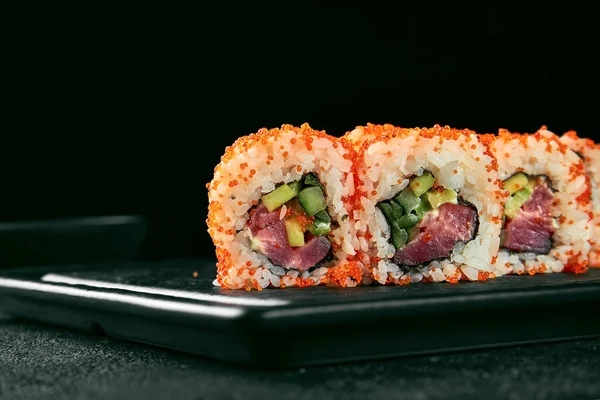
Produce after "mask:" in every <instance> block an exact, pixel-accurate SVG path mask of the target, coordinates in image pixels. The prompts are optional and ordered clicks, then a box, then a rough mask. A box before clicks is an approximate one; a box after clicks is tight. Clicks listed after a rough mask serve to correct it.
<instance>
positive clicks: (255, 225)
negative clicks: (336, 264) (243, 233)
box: [249, 204, 331, 271]
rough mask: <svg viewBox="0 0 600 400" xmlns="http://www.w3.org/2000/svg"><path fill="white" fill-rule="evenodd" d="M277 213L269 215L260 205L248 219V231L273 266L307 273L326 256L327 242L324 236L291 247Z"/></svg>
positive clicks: (329, 245)
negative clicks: (258, 242) (257, 241)
mask: <svg viewBox="0 0 600 400" xmlns="http://www.w3.org/2000/svg"><path fill="white" fill-rule="evenodd" d="M279 211H280V210H275V211H273V212H270V213H269V212H268V210H267V208H266V207H265V206H264V205H262V204H261V205H260V206H258V207H257V208H256V211H255V212H254V213H253V214H252V216H251V217H250V221H249V228H250V231H251V232H252V234H253V235H254V237H255V238H256V239H258V240H259V241H260V245H261V246H260V247H262V251H263V253H264V254H265V255H266V256H267V257H269V259H270V260H271V262H272V263H273V264H275V265H278V266H280V267H283V268H286V269H297V270H300V271H306V270H307V269H309V268H311V267H313V266H315V265H316V264H318V263H319V262H320V261H321V260H322V259H323V258H325V256H326V255H327V253H329V249H330V248H331V243H330V242H329V240H328V239H327V238H326V237H324V236H318V237H317V236H313V237H311V238H309V239H308V240H307V241H306V243H305V244H304V246H301V247H296V248H294V247H290V245H289V243H288V238H287V231H286V229H285V223H284V222H283V220H280V219H279Z"/></svg>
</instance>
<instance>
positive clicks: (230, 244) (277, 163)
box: [208, 125, 358, 289]
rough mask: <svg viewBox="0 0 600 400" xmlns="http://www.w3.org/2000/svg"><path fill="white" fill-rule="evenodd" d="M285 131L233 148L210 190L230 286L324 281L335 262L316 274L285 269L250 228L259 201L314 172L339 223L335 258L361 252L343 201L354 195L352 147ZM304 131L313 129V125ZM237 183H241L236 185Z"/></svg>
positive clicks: (212, 228) (213, 225) (212, 226)
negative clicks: (258, 245)
mask: <svg viewBox="0 0 600 400" xmlns="http://www.w3.org/2000/svg"><path fill="white" fill-rule="evenodd" d="M284 128H285V127H284ZM284 128H282V130H281V131H280V132H279V134H277V135H266V136H265V135H263V136H262V140H260V139H259V135H257V134H254V135H250V136H248V137H246V138H243V139H242V140H241V141H238V142H236V144H234V145H233V146H232V147H230V148H229V150H228V151H229V152H230V157H223V158H222V160H221V163H220V164H219V165H218V166H217V168H215V175H214V179H213V180H212V181H211V184H210V186H209V201H210V202H211V203H216V204H217V206H213V208H214V209H213V210H212V211H209V221H208V224H209V232H210V234H211V237H212V239H213V241H214V243H215V245H216V246H217V248H218V250H217V252H219V251H221V252H223V251H225V252H227V253H229V259H230V260H233V262H232V263H231V265H228V268H227V271H226V273H225V274H224V275H223V276H221V278H222V279H221V282H222V284H223V286H224V287H227V288H232V289H239V288H247V287H254V284H255V283H258V285H259V286H260V287H261V288H265V287H267V286H269V285H270V286H275V287H279V286H281V284H282V283H283V284H285V285H286V286H294V285H295V284H296V278H298V277H302V278H304V279H308V278H310V279H312V280H313V281H314V284H319V283H321V281H322V279H323V277H324V276H325V273H326V272H327V268H328V267H330V266H332V265H333V263H334V262H330V263H327V264H324V266H323V268H318V269H316V270H314V271H312V272H311V273H309V272H304V273H302V272H299V271H293V270H292V271H287V270H284V269H283V268H281V267H280V266H275V265H273V264H272V263H271V262H270V261H269V259H268V258H267V257H266V256H265V255H263V254H261V253H259V252H256V251H254V250H252V248H251V245H250V238H251V234H250V232H249V229H248V228H246V223H247V221H248V219H249V211H250V209H251V208H252V207H253V203H254V204H258V202H259V201H260V199H261V197H262V196H263V195H265V194H267V193H269V192H271V191H272V190H273V189H275V187H276V185H277V184H279V183H289V182H293V181H296V180H299V179H300V178H302V177H303V176H304V175H305V174H307V173H309V172H313V173H315V174H316V175H317V176H318V178H319V180H320V181H321V183H322V185H323V186H324V189H325V198H326V202H327V212H328V213H329V215H330V216H331V219H332V221H335V222H337V224H338V225H339V227H338V228H336V229H334V230H332V232H331V234H330V235H328V238H329V239H330V240H331V242H332V243H335V244H337V246H335V247H337V248H338V250H337V251H335V253H334V255H335V256H336V258H337V259H338V260H345V259H346V258H347V257H348V256H352V255H354V254H355V253H356V252H355V248H358V241H357V239H356V235H355V234H354V232H353V231H352V229H353V228H354V227H353V225H352V224H351V221H352V220H353V218H352V217H351V216H350V213H351V211H352V210H350V209H349V208H350V207H348V206H347V205H346V204H345V203H344V202H343V200H342V198H343V197H346V196H351V195H353V194H354V176H353V173H352V170H353V165H352V157H348V158H344V156H345V155H347V154H348V153H349V152H351V149H347V148H345V147H344V146H342V144H341V142H339V140H338V139H337V138H334V137H331V136H325V135H315V136H311V138H312V141H311V142H310V143H309V146H307V143H306V142H305V138H306V136H305V135H302V134H299V133H297V132H296V131H295V130H294V129H292V128H291V127H289V128H288V129H284ZM302 128H308V129H310V128H309V127H308V126H307V125H305V126H303V127H302ZM241 142H244V143H245V144H244V143H241ZM310 146H312V148H311V149H309V147H310ZM284 154H285V156H284ZM251 170H254V171H255V174H254V175H253V176H252V177H250V178H249V179H247V182H245V181H244V180H243V176H247V174H248V171H251ZM234 180H236V181H237V184H236V185H233V186H232V185H230V184H229V183H230V182H232V181H234ZM209 210H210V209H209ZM282 213H283V210H282ZM349 283H350V285H351V286H352V285H353V283H352V282H349Z"/></svg>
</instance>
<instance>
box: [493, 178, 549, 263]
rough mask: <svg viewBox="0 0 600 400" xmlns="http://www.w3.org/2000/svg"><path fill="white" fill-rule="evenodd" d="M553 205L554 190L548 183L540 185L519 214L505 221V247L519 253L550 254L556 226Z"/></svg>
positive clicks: (503, 237) (503, 236)
mask: <svg viewBox="0 0 600 400" xmlns="http://www.w3.org/2000/svg"><path fill="white" fill-rule="evenodd" d="M551 208H552V191H551V190H550V188H549V187H547V186H546V185H543V184H539V185H537V186H536V187H535V189H534V190H533V193H532V194H531V197H530V198H529V200H527V202H526V203H525V204H523V207H521V209H520V210H519V211H518V213H517V215H516V216H515V217H514V218H513V219H509V218H507V219H506V221H505V222H504V228H503V229H502V247H504V248H506V249H508V250H512V251H515V252H519V253H524V252H532V253H537V254H548V252H549V251H550V249H551V248H552V234H553V233H554V232H556V229H557V226H556V221H555V220H554V218H552V215H551V214H550V210H551Z"/></svg>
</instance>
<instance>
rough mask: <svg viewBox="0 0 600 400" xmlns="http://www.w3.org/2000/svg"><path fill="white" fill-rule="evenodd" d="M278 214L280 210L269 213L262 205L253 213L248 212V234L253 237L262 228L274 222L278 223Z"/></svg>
mask: <svg viewBox="0 0 600 400" xmlns="http://www.w3.org/2000/svg"><path fill="white" fill-rule="evenodd" d="M279 212H280V210H279V209H278V210H275V211H273V212H269V210H268V209H267V207H266V206H265V205H264V204H262V203H261V204H260V205H259V206H258V207H256V208H255V209H254V210H253V211H251V212H250V219H249V220H248V227H249V228H250V232H252V234H253V235H254V236H256V234H257V233H258V231H259V230H261V229H262V228H264V227H265V226H267V225H269V224H273V223H275V222H279Z"/></svg>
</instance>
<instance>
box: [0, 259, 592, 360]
mask: <svg viewBox="0 0 600 400" xmlns="http://www.w3.org/2000/svg"><path fill="white" fill-rule="evenodd" d="M71 268H73V270H71V272H69V271H68V270H69V269H71ZM195 270H199V271H200V272H199V273H198V277H197V278H194V277H193V271H195ZM47 272H52V273H50V274H46V273H47ZM205 274H208V275H205ZM42 275H43V279H41V277H42ZM10 277H12V278H10ZM213 277H214V261H213V260H172V261H168V262H167V261H165V262H156V263H147V262H141V263H138V262H133V263H117V264H107V265H104V266H102V267H101V266H96V267H91V266H81V265H72V266H64V267H54V266H52V267H42V268H37V267H34V268H14V269H10V270H9V269H7V270H5V271H2V272H0V309H2V310H4V311H5V312H6V313H9V312H10V313H12V314H13V315H16V316H21V317H26V318H27V319H29V320H34V321H38V322H50V323H54V324H57V325H59V326H63V327H71V328H79V329H82V330H85V331H87V332H106V333H107V334H108V335H110V336H111V337H117V338H126V339H130V340H136V341H139V342H143V343H152V344H156V345H159V346H164V347H168V348H170V349H176V350H182V351H187V352H192V353H195V354H198V355H202V356H210V357H212V358H215V359H217V360H224V361H228V362H236V363H240V364H244V365H255V366H265V367H269V368H272V369H276V368H281V367H303V366H304V367H306V366H308V365H321V364H326V363H330V362H333V361H357V360H367V359H370V360H371V359H380V358H382V357H390V356H395V355H415V354H438V353H440V352H441V351H449V350H452V351H457V350H463V349H474V348H482V347H498V346H499V345H507V344H512V345H514V344H516V343H520V344H522V343H541V342H548V341H556V340H558V339H565V338H570V339H574V338H577V339H582V338H590V337H600V320H598V319H595V318H594V319H589V315H591V314H595V313H596V312H597V310H598V309H600V282H599V280H600V270H594V271H590V272H589V273H587V274H583V275H574V274H541V275H537V276H535V277H531V276H529V275H527V276H510V277H501V278H498V279H492V280H488V281H486V282H469V283H467V282H462V283H461V284H457V285H450V284H412V285H404V286H385V287H382V286H379V287H377V286H363V287H358V288H353V289H341V288H328V287H312V288H301V289H299V288H289V289H285V290H277V289H271V290H263V291H262V292H257V291H251V292H248V291H245V290H238V291H232V290H223V289H221V288H216V287H214V286H213V285H212V283H211V282H212V280H213ZM69 279H71V281H69ZM72 279H76V280H74V281H73V280H72ZM115 285H117V286H115ZM259 302H262V303H260V304H259ZM267 302H269V303H268V304H267ZM466 327H468V328H466ZM304 338H319V340H318V341H316V342H313V343H311V345H310V346H306V345H305V343H304V342H303V341H302V339H304ZM298 339H301V340H298ZM370 340H371V341H373V344H369V345H363V346H357V344H358V343H366V342H369V341H370ZM271 343H273V344H276V346H270V344H271ZM389 344H394V345H392V346H390V345H389ZM282 349H285V351H282Z"/></svg>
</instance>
